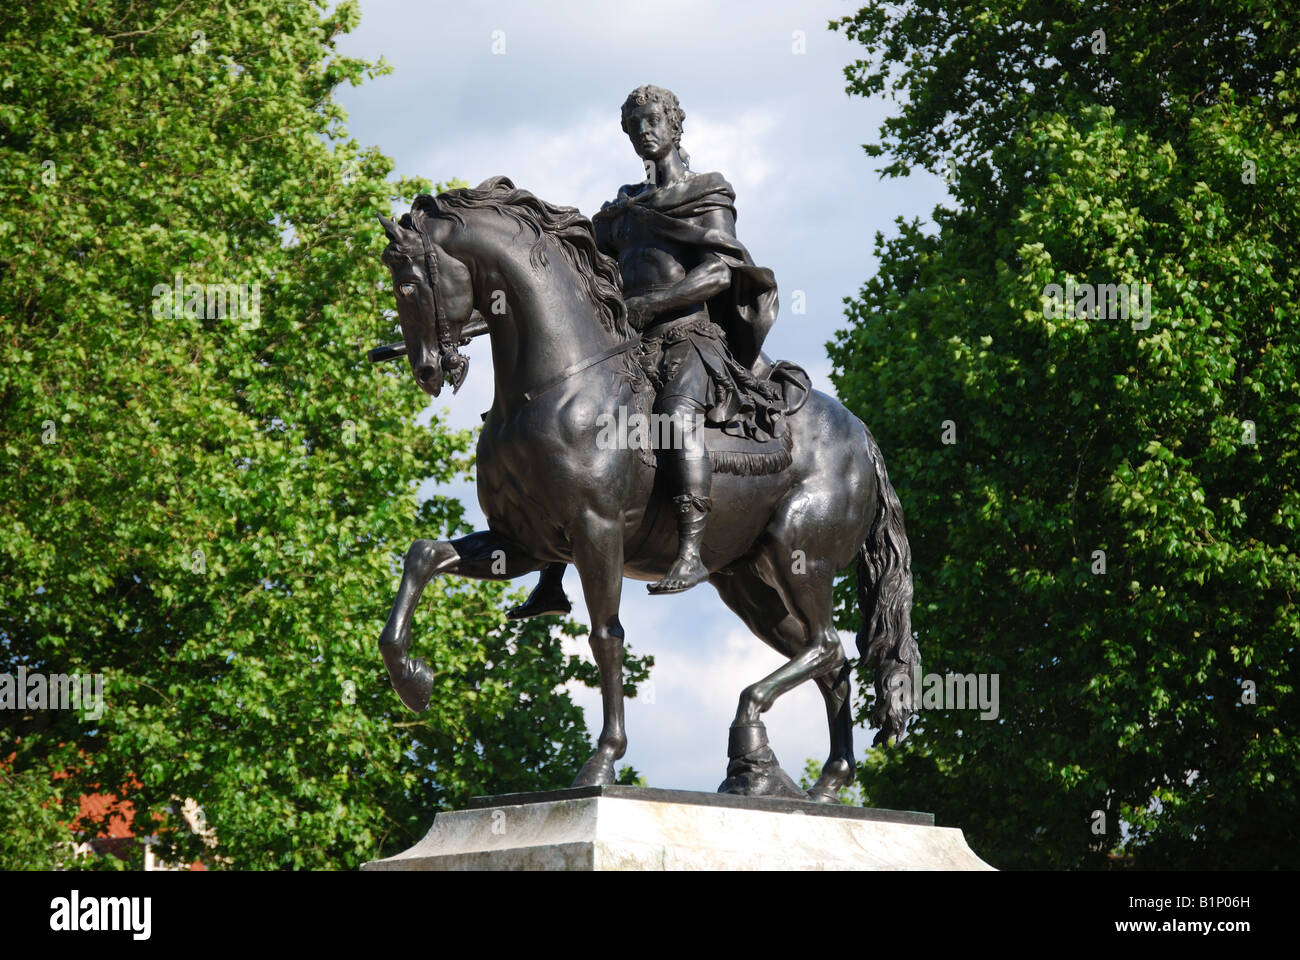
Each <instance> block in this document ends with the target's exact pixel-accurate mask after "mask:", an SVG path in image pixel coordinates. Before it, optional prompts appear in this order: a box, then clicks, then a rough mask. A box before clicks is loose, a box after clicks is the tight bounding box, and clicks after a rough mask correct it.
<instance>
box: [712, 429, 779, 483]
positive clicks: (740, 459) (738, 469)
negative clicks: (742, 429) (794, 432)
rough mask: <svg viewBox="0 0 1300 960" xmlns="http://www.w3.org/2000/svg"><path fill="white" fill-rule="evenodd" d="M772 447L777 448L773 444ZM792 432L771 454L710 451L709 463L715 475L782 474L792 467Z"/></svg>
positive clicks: (762, 475)
mask: <svg viewBox="0 0 1300 960" xmlns="http://www.w3.org/2000/svg"><path fill="white" fill-rule="evenodd" d="M770 446H773V447H776V446H778V445H777V444H775V443H773V444H770ZM791 462H792V458H791V456H790V431H789V430H787V431H786V432H785V434H784V436H782V437H781V443H780V445H779V449H777V450H773V451H772V452H771V453H751V452H748V451H739V450H710V451H709V463H710V464H712V466H713V472H714V473H733V474H735V475H736V476H738V477H765V476H768V475H769V474H773V473H780V472H781V471H782V470H784V469H785V468H786V467H788V466H790V463H791Z"/></svg>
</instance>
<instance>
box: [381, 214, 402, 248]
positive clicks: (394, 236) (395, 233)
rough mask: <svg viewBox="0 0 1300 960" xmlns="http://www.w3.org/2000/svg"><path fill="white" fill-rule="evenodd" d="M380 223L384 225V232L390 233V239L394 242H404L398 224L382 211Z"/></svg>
mask: <svg viewBox="0 0 1300 960" xmlns="http://www.w3.org/2000/svg"><path fill="white" fill-rule="evenodd" d="M379 223H380V225H381V226H383V228H384V233H386V234H388V239H389V240H391V241H393V243H401V242H402V234H401V231H400V228H399V227H398V226H397V224H395V223H393V221H392V220H389V219H388V218H387V217H386V216H384V215H383V214H382V213H381V214H379Z"/></svg>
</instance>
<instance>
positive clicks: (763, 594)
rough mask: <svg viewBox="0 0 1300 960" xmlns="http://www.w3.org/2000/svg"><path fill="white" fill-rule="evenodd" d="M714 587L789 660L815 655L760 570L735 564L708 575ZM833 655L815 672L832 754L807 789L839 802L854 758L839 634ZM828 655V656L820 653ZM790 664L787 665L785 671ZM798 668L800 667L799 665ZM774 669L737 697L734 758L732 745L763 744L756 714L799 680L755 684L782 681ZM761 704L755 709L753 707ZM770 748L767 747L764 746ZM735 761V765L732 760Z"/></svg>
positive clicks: (730, 784) (845, 668) (731, 785)
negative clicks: (729, 570)
mask: <svg viewBox="0 0 1300 960" xmlns="http://www.w3.org/2000/svg"><path fill="white" fill-rule="evenodd" d="M710 582H712V583H713V585H714V587H715V588H716V589H717V591H718V594H719V595H720V596H721V597H722V599H723V602H724V603H726V604H727V606H728V607H730V608H731V609H732V610H733V611H734V612H735V613H736V614H737V616H739V617H740V618H741V619H742V620H743V621H745V625H746V626H748V627H749V629H750V630H752V631H753V632H754V634H755V635H756V636H758V637H759V638H760V639H761V640H763V642H765V643H766V644H767V645H768V646H770V647H772V649H774V650H776V651H777V652H778V653H780V654H781V655H782V656H785V657H788V658H790V660H791V662H792V663H793V662H794V661H795V660H796V658H799V657H800V656H802V655H806V654H809V653H811V654H812V655H813V658H814V659H817V658H818V653H819V652H818V651H815V650H810V647H809V643H808V635H807V633H806V631H805V628H804V626H803V624H802V623H801V621H800V620H799V618H797V617H795V616H794V615H793V614H791V613H790V612H789V610H788V609H787V608H786V605H785V603H784V601H782V599H781V595H780V593H778V592H777V591H776V590H775V589H774V588H773V587H771V586H769V585H768V584H767V583H765V582H764V581H763V579H762V578H760V577H759V576H758V574H757V573H756V572H755V571H754V570H751V569H748V568H737V569H735V570H734V571H733V572H732V573H730V574H728V575H725V576H723V575H714V576H713V577H712V578H710ZM835 647H836V654H835V655H833V656H831V657H830V658H828V659H829V666H827V667H823V668H822V671H821V672H819V673H817V674H816V675H815V676H813V680H814V681H815V682H816V683H817V687H818V689H819V690H820V691H821V694H822V699H823V700H825V702H826V715H827V724H828V728H829V732H830V756H829V758H828V759H827V761H826V763H825V765H824V766H823V767H822V773H821V776H820V777H819V778H818V780H817V783H816V784H815V785H814V786H813V788H812V790H810V791H809V793H808V796H810V797H811V798H812V799H813V800H817V801H821V802H831V803H833V802H838V799H839V798H838V793H839V790H840V789H841V788H842V787H845V786H847V785H848V784H850V783H852V782H853V774H854V769H855V762H854V759H853V717H852V705H851V703H850V694H851V687H850V680H849V677H850V668H849V666H848V664H847V663H846V662H845V661H844V652H843V648H842V647H840V646H839V638H838V636H836V638H835ZM823 659H826V658H823ZM789 667H790V664H787V665H786V667H785V668H782V669H783V670H786V669H787V668H789ZM799 672H800V673H802V672H803V671H802V670H799ZM781 673H782V671H777V672H776V673H774V674H772V675H771V676H769V677H767V678H765V679H764V680H763V681H761V682H760V684H756V685H755V686H754V687H751V688H749V690H746V691H745V696H742V698H741V712H740V713H738V715H737V724H738V728H737V730H736V731H735V732H733V735H732V744H731V748H732V749H730V750H729V751H728V752H729V753H730V754H731V755H732V759H733V761H734V760H736V759H737V757H736V754H735V752H734V751H735V749H737V748H743V747H746V746H753V744H755V743H758V742H759V741H761V742H762V744H763V745H765V744H766V737H765V736H763V735H762V732H763V731H762V727H763V725H762V723H761V722H759V721H758V714H759V713H761V712H762V711H763V710H766V709H767V706H770V705H771V703H772V702H774V701H775V700H776V697H778V696H780V694H781V693H784V692H785V691H786V690H787V689H793V687H794V686H796V685H797V684H798V683H800V682H802V679H806V677H802V678H801V679H798V680H795V681H794V683H792V684H790V685H789V686H784V685H781V689H780V690H779V692H777V688H776V687H771V686H769V687H768V689H767V691H766V692H763V691H760V690H759V689H758V688H759V687H761V686H762V685H763V684H770V683H771V682H772V681H774V680H776V681H777V683H778V684H779V683H780V679H781V677H780V674H781ZM756 697H769V698H770V699H767V700H766V706H763V705H761V702H759V701H757V700H756V699H755V698H756ZM756 706H757V707H759V709H758V710H757V711H755V710H754V708H755V707H756ZM738 735H739V736H740V737H748V738H749V740H750V741H753V743H750V742H742V743H739V744H738V743H737V742H736V739H737V736H738ZM768 752H769V753H770V749H769V750H768ZM771 763H772V765H773V766H775V765H776V758H775V756H772V758H771ZM733 766H734V764H733ZM744 786H745V784H743V783H734V782H732V780H731V778H729V780H728V782H727V783H724V784H723V788H722V789H723V790H724V791H726V792H731V791H732V788H735V787H741V788H742V789H743V787H744Z"/></svg>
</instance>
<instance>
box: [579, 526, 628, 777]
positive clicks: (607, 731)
mask: <svg viewBox="0 0 1300 960" xmlns="http://www.w3.org/2000/svg"><path fill="white" fill-rule="evenodd" d="M573 561H574V564H575V565H576V566H577V568H578V575H579V576H580V577H581V578H582V592H583V595H584V597H585V598H586V601H587V613H588V614H589V615H590V617H591V652H592V655H593V656H594V657H595V658H596V666H597V667H598V668H599V669H600V696H601V701H602V703H603V705H604V723H603V725H602V726H601V729H600V739H599V740H598V741H597V744H596V752H595V753H593V754H592V755H591V757H590V759H588V760H587V762H586V763H584V764H583V765H582V769H581V770H579V771H578V776H577V778H576V779H574V781H573V785H574V786H575V787H590V786H594V785H597V784H605V783H613V782H614V761H616V760H618V759H619V758H621V757H622V756H623V754H624V753H626V752H627V733H626V732H625V731H624V729H623V625H622V624H621V623H619V620H618V605H619V599H620V598H621V596H622V592H623V523H622V521H621V519H620V520H618V521H614V520H601V519H597V518H589V519H588V520H586V521H585V522H584V523H583V529H582V530H581V532H580V534H579V535H578V536H576V537H575V538H574V544H573Z"/></svg>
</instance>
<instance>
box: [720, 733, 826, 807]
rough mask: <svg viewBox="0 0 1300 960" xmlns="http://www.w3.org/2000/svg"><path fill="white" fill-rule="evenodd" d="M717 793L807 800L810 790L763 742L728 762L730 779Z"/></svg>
mask: <svg viewBox="0 0 1300 960" xmlns="http://www.w3.org/2000/svg"><path fill="white" fill-rule="evenodd" d="M718 793H730V794H734V795H736V796H741V797H779V798H781V799H783V800H807V799H808V794H807V793H806V792H805V791H803V790H800V789H799V784H797V783H795V782H794V780H793V779H791V777H790V774H788V773H786V772H785V771H784V770H782V769H781V765H780V764H779V763H777V760H776V754H774V753H773V752H772V748H771V747H768V746H763V747H761V748H759V749H758V750H755V751H754V752H753V753H747V754H745V756H743V757H735V758H734V759H732V761H731V762H730V763H728V764H727V779H726V780H723V781H722V786H720V787H718Z"/></svg>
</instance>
